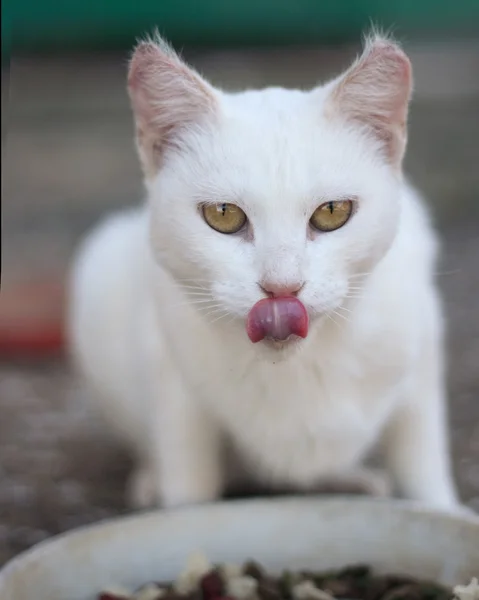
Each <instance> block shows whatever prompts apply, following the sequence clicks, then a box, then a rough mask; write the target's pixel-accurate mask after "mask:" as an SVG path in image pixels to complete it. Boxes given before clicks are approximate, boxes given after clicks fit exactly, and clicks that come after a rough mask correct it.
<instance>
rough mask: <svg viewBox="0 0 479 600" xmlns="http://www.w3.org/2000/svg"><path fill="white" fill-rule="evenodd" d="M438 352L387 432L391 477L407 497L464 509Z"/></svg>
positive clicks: (428, 358) (427, 356) (421, 369)
mask: <svg viewBox="0 0 479 600" xmlns="http://www.w3.org/2000/svg"><path fill="white" fill-rule="evenodd" d="M437 355H438V353H437V350H436V349H432V350H431V352H430V353H429V354H427V353H426V354H425V355H424V356H423V360H422V362H421V364H420V365H418V368H417V371H416V373H415V377H414V380H413V382H414V385H413V386H411V388H410V390H409V392H408V393H407V394H406V397H404V398H403V400H402V402H401V403H400V404H399V406H398V407H397V408H396V410H395V412H394V414H393V415H392V418H391V420H390V422H389V423H388V425H387V427H386V431H385V436H384V441H385V453H386V461H387V464H388V467H389V471H390V474H391V476H392V478H393V479H394V481H395V483H396V485H397V488H398V492H399V493H400V495H401V496H403V497H406V498H408V499H411V500H418V501H420V502H424V503H426V504H429V505H431V506H435V507H438V508H444V509H448V510H449V509H450V510H454V511H456V510H461V507H460V505H459V501H458V498H457V494H456V490H455V486H454V482H453V477H452V469H451V460H450V451H449V441H448V431H447V414H446V412H447V411H446V400H445V389H444V388H445V386H444V384H443V377H442V367H441V361H440V360H439V359H438V356H437Z"/></svg>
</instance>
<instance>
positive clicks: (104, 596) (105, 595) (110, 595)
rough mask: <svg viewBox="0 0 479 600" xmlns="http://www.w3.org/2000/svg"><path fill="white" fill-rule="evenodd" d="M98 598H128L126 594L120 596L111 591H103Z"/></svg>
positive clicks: (107, 599) (100, 599)
mask: <svg viewBox="0 0 479 600" xmlns="http://www.w3.org/2000/svg"><path fill="white" fill-rule="evenodd" d="M98 600H126V596H123V595H121V596H119V595H118V594H112V593H110V592H102V593H101V594H100V595H99V596H98Z"/></svg>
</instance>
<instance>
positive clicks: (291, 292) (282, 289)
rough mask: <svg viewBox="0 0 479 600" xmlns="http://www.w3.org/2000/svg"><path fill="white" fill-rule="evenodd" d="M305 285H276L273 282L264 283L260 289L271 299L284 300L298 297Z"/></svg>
mask: <svg viewBox="0 0 479 600" xmlns="http://www.w3.org/2000/svg"><path fill="white" fill-rule="evenodd" d="M303 285H304V283H298V282H297V281H295V282H293V283H288V284H284V283H274V282H273V281H263V282H262V283H260V285H259V286H260V288H261V289H262V290H263V292H265V294H266V295H267V296H269V297H270V298H284V297H285V296H297V295H298V292H299V291H300V290H301V288H302V287H303Z"/></svg>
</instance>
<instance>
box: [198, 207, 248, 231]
mask: <svg viewBox="0 0 479 600" xmlns="http://www.w3.org/2000/svg"><path fill="white" fill-rule="evenodd" d="M203 217H204V219H205V221H206V222H207V223H208V225H209V226H210V227H211V228H212V229H215V230H216V231H219V232H220V233H236V232H237V231H239V230H240V229H241V228H242V227H243V225H244V224H245V223H246V215H245V214H244V212H243V211H242V210H241V208H239V207H238V206H236V205H235V204H228V203H226V202H225V203H222V204H220V203H218V204H205V205H204V206H203Z"/></svg>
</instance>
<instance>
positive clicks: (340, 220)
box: [309, 200, 353, 231]
mask: <svg viewBox="0 0 479 600" xmlns="http://www.w3.org/2000/svg"><path fill="white" fill-rule="evenodd" d="M352 212H353V202H352V200H336V201H335V202H325V203H324V204H321V206H319V207H318V208H317V209H316V210H315V211H314V213H313V216H312V217H311V219H310V221H309V222H310V223H311V225H312V226H313V227H314V228H315V229H318V230H319V231H334V230H335V229H339V228H340V227H342V226H343V225H344V224H345V223H347V221H348V220H349V218H350V216H351V214H352Z"/></svg>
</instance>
